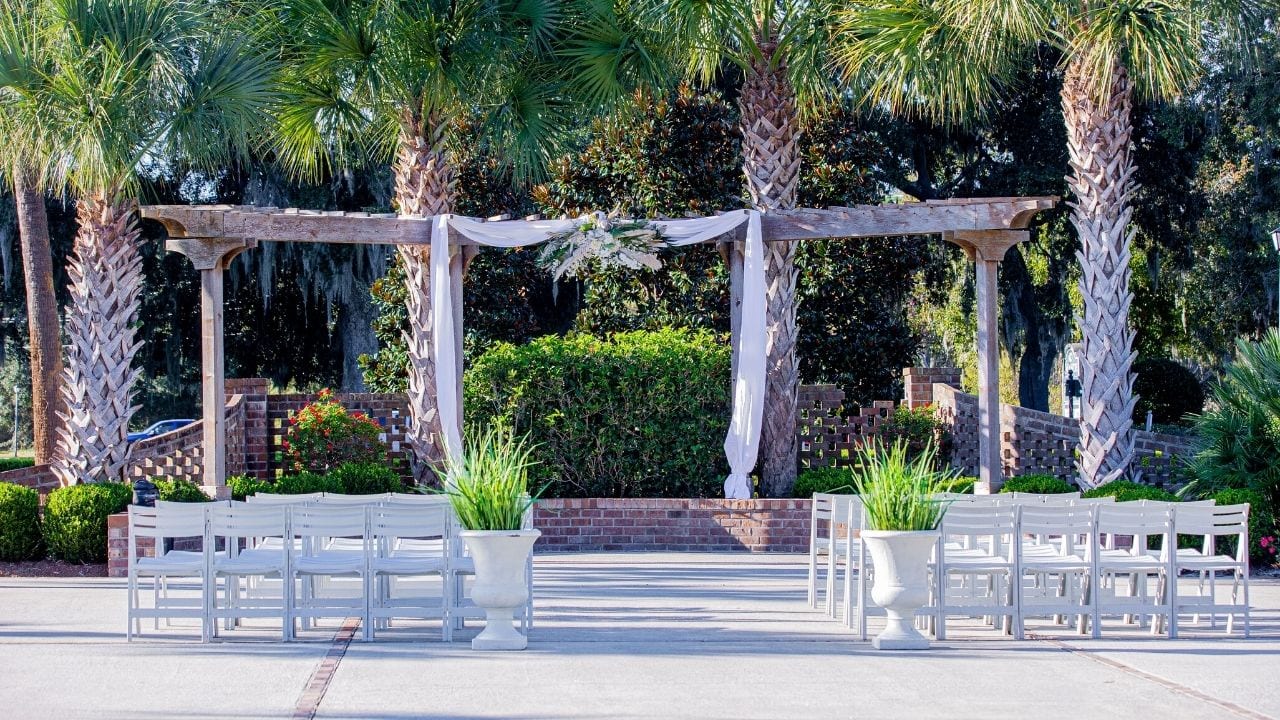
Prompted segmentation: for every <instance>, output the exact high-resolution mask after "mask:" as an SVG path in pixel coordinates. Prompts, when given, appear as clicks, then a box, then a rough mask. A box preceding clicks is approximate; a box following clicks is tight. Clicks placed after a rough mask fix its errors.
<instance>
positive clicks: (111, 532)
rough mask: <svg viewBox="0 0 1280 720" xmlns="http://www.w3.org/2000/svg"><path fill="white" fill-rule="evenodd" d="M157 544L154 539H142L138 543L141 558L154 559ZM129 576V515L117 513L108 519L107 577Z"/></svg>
mask: <svg viewBox="0 0 1280 720" xmlns="http://www.w3.org/2000/svg"><path fill="white" fill-rule="evenodd" d="M155 554H156V544H155V539H154V538H142V539H140V540H139V541H138V556H139V557H154V556H155ZM128 575H129V514H128V513H117V514H115V515H111V516H109V517H108V518H107V576H108V577H127V576H128Z"/></svg>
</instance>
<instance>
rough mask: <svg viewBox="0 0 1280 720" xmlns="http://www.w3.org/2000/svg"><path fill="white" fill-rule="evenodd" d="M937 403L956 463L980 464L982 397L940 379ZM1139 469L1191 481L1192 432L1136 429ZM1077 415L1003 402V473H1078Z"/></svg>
mask: <svg viewBox="0 0 1280 720" xmlns="http://www.w3.org/2000/svg"><path fill="white" fill-rule="evenodd" d="M933 394H934V399H935V404H936V405H937V407H938V414H939V416H940V417H941V418H942V421H943V422H944V423H945V424H946V425H948V427H949V430H950V431H951V436H952V439H953V441H954V449H953V452H952V465H953V466H955V467H957V468H959V469H960V471H961V472H963V473H964V474H966V475H977V470H978V399H977V397H975V396H973V395H969V394H967V393H963V392H960V391H959V390H957V389H955V388H954V387H950V386H948V385H943V384H937V385H934V389H933ZM1134 434H1135V449H1136V459H1135V462H1134V471H1135V475H1137V474H1138V473H1140V477H1138V478H1137V479H1140V480H1141V481H1142V482H1145V483H1149V484H1152V485H1156V486H1159V487H1177V486H1180V485H1182V484H1184V483H1185V482H1186V481H1187V479H1188V478H1187V476H1186V472H1185V470H1184V469H1183V467H1182V464H1183V462H1182V460H1183V459H1184V458H1190V456H1191V455H1193V454H1195V452H1196V450H1197V447H1196V445H1195V443H1194V440H1193V438H1188V437H1181V436H1177V435H1163V434H1159V433H1150V432H1146V431H1145V430H1138V431H1135V433H1134ZM1079 440H1080V425H1079V421H1078V420H1074V419H1071V418H1067V417H1063V416H1061V415H1053V414H1050V413H1046V412H1040V411H1038V410H1030V409H1028V408H1024V407H1017V406H1013V405H1004V404H1002V405H1001V406H1000V457H1001V459H1002V464H1003V474H1004V476H1005V477H1013V476H1015V475H1030V474H1033V473H1043V474H1047V475H1055V476H1057V477H1060V478H1063V479H1064V480H1074V478H1075V477H1076V467H1075V451H1076V445H1077V443H1078V442H1079Z"/></svg>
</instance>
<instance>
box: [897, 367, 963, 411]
mask: <svg viewBox="0 0 1280 720" xmlns="http://www.w3.org/2000/svg"><path fill="white" fill-rule="evenodd" d="M934 383H942V384H943V385H950V386H951V387H954V388H959V387H960V368H952V367H909V368H903V369H902V401H903V403H905V404H906V406H907V407H908V408H912V409H914V408H918V407H925V406H926V405H932V404H933V385H934Z"/></svg>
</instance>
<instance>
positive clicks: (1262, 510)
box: [1209, 488, 1280, 566]
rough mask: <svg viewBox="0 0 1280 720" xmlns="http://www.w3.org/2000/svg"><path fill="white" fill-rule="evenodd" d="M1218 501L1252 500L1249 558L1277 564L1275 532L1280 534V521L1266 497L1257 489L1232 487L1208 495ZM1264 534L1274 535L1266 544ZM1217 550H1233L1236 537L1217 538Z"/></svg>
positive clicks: (1256, 563) (1222, 503) (1221, 551)
mask: <svg viewBox="0 0 1280 720" xmlns="http://www.w3.org/2000/svg"><path fill="white" fill-rule="evenodd" d="M1209 497H1210V498H1212V499H1213V500H1214V501H1215V502H1216V503H1217V504H1218V505H1240V504H1242V503H1249V559H1250V560H1251V561H1252V562H1253V564H1254V565H1260V566H1269V565H1274V564H1275V562H1276V559H1277V557H1276V556H1277V553H1276V549H1275V545H1274V544H1272V543H1275V542H1276V536H1277V535H1280V524H1277V522H1276V517H1275V515H1273V514H1272V513H1271V511H1270V509H1269V508H1268V506H1267V501H1266V498H1264V497H1263V496H1262V493H1260V492H1258V491H1256V490H1248V489H1244V488H1229V489H1226V490H1219V491H1218V492H1216V493H1214V494H1212V495H1210V496H1209ZM1263 538H1271V540H1270V541H1268V542H1267V544H1266V545H1264V544H1263ZM1217 550H1218V552H1220V553H1225V554H1228V555H1230V554H1234V553H1235V551H1236V541H1235V538H1218V541H1217Z"/></svg>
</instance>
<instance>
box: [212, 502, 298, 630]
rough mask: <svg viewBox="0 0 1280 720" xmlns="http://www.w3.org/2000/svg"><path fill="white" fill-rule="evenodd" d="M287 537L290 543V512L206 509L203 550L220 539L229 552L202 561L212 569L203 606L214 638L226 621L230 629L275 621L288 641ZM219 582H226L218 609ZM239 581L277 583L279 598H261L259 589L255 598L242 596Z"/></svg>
mask: <svg viewBox="0 0 1280 720" xmlns="http://www.w3.org/2000/svg"><path fill="white" fill-rule="evenodd" d="M286 537H290V534H289V506H288V505H286V504H275V503H258V504H250V503H241V502H234V501H233V502H231V503H228V504H227V505H221V504H219V505H216V506H214V507H213V508H211V509H210V511H209V529H208V531H207V532H206V533H205V547H209V548H211V547H214V543H215V542H216V541H217V540H218V539H219V538H221V539H223V540H224V542H225V543H226V548H227V552H226V554H225V555H218V556H213V555H207V556H206V557H208V558H209V563H210V569H209V576H208V577H209V580H208V581H207V582H206V587H207V588H209V590H208V593H207V596H208V599H207V602H208V606H209V613H210V618H211V621H212V622H211V625H212V633H213V635H214V636H215V637H216V636H217V633H218V624H217V621H218V620H219V619H225V620H227V621H228V626H230V624H231V623H232V622H234V621H236V620H239V619H242V618H249V617H270V618H277V617H278V618H280V621H281V624H282V630H281V635H282V637H283V639H285V640H290V639H292V637H293V623H292V622H290V621H289V609H290V607H291V606H292V604H293V583H292V582H288V578H290V577H292V575H291V572H290V567H289V564H290V556H291V555H292V553H290V552H287V551H286V550H285V548H286V546H292V545H293V543H285V542H284V539H285V538H286ZM264 540H270V541H272V542H263V541H264ZM219 578H224V579H225V580H226V582H225V592H226V596H225V602H224V603H222V604H220V603H219V601H218V593H217V581H218V579H219ZM242 578H258V579H266V578H276V579H279V580H280V598H279V599H276V598H269V597H265V595H264V594H263V590H264V587H263V585H262V584H261V583H259V584H257V585H255V586H254V588H253V592H250V593H248V594H244V593H242V592H241V590H242V588H241V585H240V581H241V579H242Z"/></svg>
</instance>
